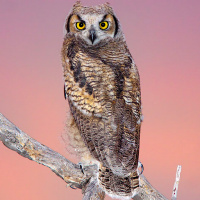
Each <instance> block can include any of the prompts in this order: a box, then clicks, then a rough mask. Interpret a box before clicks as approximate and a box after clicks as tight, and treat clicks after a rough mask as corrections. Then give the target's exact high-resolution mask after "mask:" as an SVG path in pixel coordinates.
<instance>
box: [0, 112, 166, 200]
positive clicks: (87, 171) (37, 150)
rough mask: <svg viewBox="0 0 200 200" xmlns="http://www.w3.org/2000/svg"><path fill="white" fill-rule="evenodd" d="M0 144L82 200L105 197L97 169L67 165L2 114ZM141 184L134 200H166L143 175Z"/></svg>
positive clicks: (0, 116)
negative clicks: (53, 176) (47, 170)
mask: <svg viewBox="0 0 200 200" xmlns="http://www.w3.org/2000/svg"><path fill="white" fill-rule="evenodd" d="M0 140H1V141H2V142H3V144H4V145H5V146H6V147H8V148H9V149H11V150H13V151H16V152H17V153H18V154H20V155H21V156H23V157H25V158H28V159H30V160H33V161H35V162H37V163H39V164H42V165H44V166H46V167H49V168H50V169H51V170H52V171H53V172H54V173H55V174H56V175H58V176H59V177H61V178H62V179H63V180H64V181H65V182H66V183H67V185H68V186H70V187H72V188H74V187H76V188H80V189H82V192H83V194H84V197H83V199H84V200H103V199H104V197H105V193H104V192H103V191H102V190H101V188H100V187H99V186H98V184H97V179H96V174H97V170H98V169H97V166H96V165H90V166H86V167H84V168H83V169H81V168H80V166H79V165H77V164H74V163H72V162H70V161H69V160H67V159H66V158H65V157H63V156H62V155H60V154H59V153H57V152H55V151H53V150H52V149H50V148H49V147H47V146H45V145H43V144H40V143H39V142H38V141H36V140H34V139H33V138H31V137H30V136H28V135H27V134H26V133H24V132H23V131H21V130H20V129H19V128H17V127H16V126H15V125H14V124H13V123H11V122H10V121H9V120H8V119H6V118H5V117H4V116H3V115H2V114H1V113H0ZM83 172H84V173H83ZM140 182H141V187H140V188H139V189H138V194H137V195H136V196H135V197H134V199H135V200H141V199H145V200H148V199H149V200H150V199H159V200H166V198H165V197H164V196H163V195H162V194H160V193H159V192H158V191H157V190H155V189H154V188H153V187H152V186H151V184H150V183H149V182H148V181H147V180H146V178H145V177H144V176H143V175H141V176H140Z"/></svg>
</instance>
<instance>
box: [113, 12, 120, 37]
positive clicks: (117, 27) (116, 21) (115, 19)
mask: <svg viewBox="0 0 200 200" xmlns="http://www.w3.org/2000/svg"><path fill="white" fill-rule="evenodd" d="M113 19H114V21H115V34H114V36H116V35H117V32H118V29H119V25H118V20H117V18H116V17H115V16H114V15H113Z"/></svg>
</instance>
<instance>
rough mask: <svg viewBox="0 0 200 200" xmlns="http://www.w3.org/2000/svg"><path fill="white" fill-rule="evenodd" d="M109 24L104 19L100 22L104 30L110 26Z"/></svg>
mask: <svg viewBox="0 0 200 200" xmlns="http://www.w3.org/2000/svg"><path fill="white" fill-rule="evenodd" d="M108 26H109V24H108V22H107V21H103V22H100V23H99V27H100V29H102V30H106V29H107V28H108Z"/></svg>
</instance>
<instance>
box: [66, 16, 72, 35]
mask: <svg viewBox="0 0 200 200" xmlns="http://www.w3.org/2000/svg"><path fill="white" fill-rule="evenodd" d="M72 15H73V14H71V15H69V17H68V18H67V20H66V21H67V23H66V25H65V29H66V30H67V33H69V32H70V27H69V25H70V20H71V17H72Z"/></svg>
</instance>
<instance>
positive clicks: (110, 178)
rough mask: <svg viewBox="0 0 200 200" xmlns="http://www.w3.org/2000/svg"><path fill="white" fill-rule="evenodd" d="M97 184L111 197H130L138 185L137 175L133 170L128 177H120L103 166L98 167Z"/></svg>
mask: <svg viewBox="0 0 200 200" xmlns="http://www.w3.org/2000/svg"><path fill="white" fill-rule="evenodd" d="M98 179H99V185H100V187H101V188H102V189H103V190H104V191H105V192H106V193H107V194H108V195H110V196H111V197H118V198H120V197H121V198H127V199H129V198H132V197H133V196H134V195H135V194H136V193H135V189H136V188H138V187H139V176H138V173H137V171H134V172H133V173H131V174H130V176H128V177H120V176H118V175H115V174H113V173H112V171H111V170H110V169H109V168H107V167H104V166H100V168H99V176H98Z"/></svg>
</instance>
